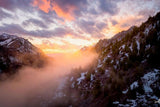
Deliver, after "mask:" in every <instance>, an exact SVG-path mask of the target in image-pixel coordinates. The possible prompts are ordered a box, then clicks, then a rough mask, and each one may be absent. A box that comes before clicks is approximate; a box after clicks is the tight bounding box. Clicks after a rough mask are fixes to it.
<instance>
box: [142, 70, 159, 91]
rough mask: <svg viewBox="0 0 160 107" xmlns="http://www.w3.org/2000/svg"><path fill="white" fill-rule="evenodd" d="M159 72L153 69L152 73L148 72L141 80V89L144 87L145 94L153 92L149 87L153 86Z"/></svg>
mask: <svg viewBox="0 0 160 107" xmlns="http://www.w3.org/2000/svg"><path fill="white" fill-rule="evenodd" d="M158 72H159V70H158V69H154V70H153V71H152V72H149V73H147V74H145V75H144V76H143V77H142V78H141V80H142V82H143V87H144V91H145V92H146V93H149V92H151V93H152V92H153V90H152V88H151V87H150V85H151V84H153V83H154V82H155V81H156V80H157V79H158V77H157V76H156V75H157V74H158Z"/></svg>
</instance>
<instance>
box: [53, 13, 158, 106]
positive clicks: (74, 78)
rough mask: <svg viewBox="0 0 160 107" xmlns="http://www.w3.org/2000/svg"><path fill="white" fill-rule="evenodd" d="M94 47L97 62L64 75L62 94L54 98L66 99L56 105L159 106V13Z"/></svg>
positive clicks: (101, 41)
mask: <svg viewBox="0 0 160 107" xmlns="http://www.w3.org/2000/svg"><path fill="white" fill-rule="evenodd" d="M95 49H96V50H97V52H98V53H99V58H98V59H97V61H96V62H94V64H93V65H92V66H90V67H88V68H85V69H81V68H78V69H75V70H73V72H72V73H71V74H70V75H69V76H68V78H66V80H65V81H68V82H66V85H65V86H64V90H60V92H59V93H60V94H61V95H62V96H58V97H56V98H55V99H66V100H65V103H63V104H59V105H61V106H80V107H106V106H108V107H112V106H118V107H119V106H120V107H121V106H122V107H123V106H125V107H128V106H133V107H137V106H142V107H143V106H144V107H146V106H156V107H158V106H160V102H159V100H160V99H159V98H160V13H158V14H157V15H156V16H154V17H150V18H149V19H148V20H147V21H146V22H145V23H143V24H142V25H141V26H140V27H136V26H134V27H132V28H130V29H129V30H128V31H123V32H121V33H119V34H117V35H115V36H114V37H113V38H111V39H109V40H108V39H104V40H100V41H99V42H98V43H97V45H96V46H95ZM67 89H68V91H66V90H67ZM68 93H69V94H68ZM67 99H68V100H67Z"/></svg>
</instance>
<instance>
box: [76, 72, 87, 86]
mask: <svg viewBox="0 0 160 107" xmlns="http://www.w3.org/2000/svg"><path fill="white" fill-rule="evenodd" d="M86 74H87V72H85V73H81V77H80V78H78V79H77V81H78V83H77V84H78V85H79V84H80V83H81V81H82V80H84V79H85V75H86Z"/></svg>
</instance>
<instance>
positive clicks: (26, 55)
mask: <svg viewBox="0 0 160 107" xmlns="http://www.w3.org/2000/svg"><path fill="white" fill-rule="evenodd" d="M44 58H45V55H44V54H43V53H42V52H41V51H40V50H39V49H38V48H36V47H35V46H33V45H32V44H31V43H30V42H29V41H28V40H26V39H23V38H21V37H18V36H15V35H9V34H5V33H3V34H1V35H0V73H1V74H3V73H15V72H16V71H17V70H18V69H19V68H21V67H23V66H32V67H41V66H43V64H44V62H45V59H44Z"/></svg>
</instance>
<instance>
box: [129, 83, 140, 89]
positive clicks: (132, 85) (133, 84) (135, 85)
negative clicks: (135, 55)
mask: <svg viewBox="0 0 160 107" xmlns="http://www.w3.org/2000/svg"><path fill="white" fill-rule="evenodd" d="M137 87H138V81H135V82H133V83H132V84H131V85H130V88H131V90H133V89H135V88H137Z"/></svg>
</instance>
